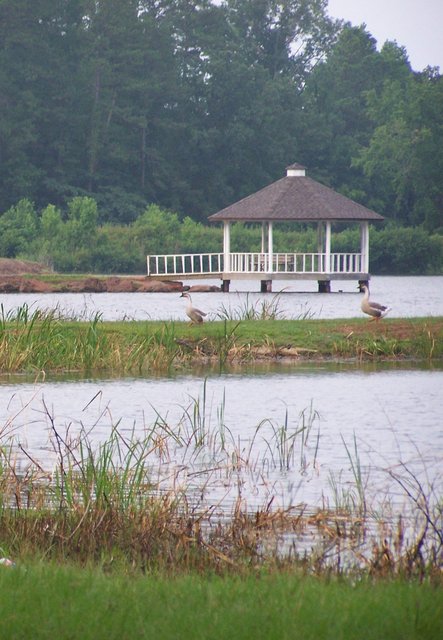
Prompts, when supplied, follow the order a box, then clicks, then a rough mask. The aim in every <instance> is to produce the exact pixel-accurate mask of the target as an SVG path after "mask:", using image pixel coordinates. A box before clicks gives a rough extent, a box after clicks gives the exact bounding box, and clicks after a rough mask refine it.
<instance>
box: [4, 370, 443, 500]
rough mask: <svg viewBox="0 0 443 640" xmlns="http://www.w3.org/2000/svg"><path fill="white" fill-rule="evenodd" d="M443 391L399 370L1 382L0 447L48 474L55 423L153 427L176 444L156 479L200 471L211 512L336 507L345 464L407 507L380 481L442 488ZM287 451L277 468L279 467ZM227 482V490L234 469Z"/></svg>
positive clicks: (441, 378) (346, 477)
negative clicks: (213, 504)
mask: <svg viewBox="0 0 443 640" xmlns="http://www.w3.org/2000/svg"><path fill="white" fill-rule="evenodd" d="M442 388H443V369H442V368H437V369H434V370H431V369H429V368H428V367H426V366H425V365H424V364H422V365H421V367H414V368H411V365H410V364H406V363H395V364H386V363H385V364H383V365H375V364H369V365H365V366H358V365H356V364H353V365H349V364H341V365H337V364H334V363H323V364H321V365H307V364H303V365H296V366H279V367H274V368H273V369H270V368H264V369H262V370H260V368H255V370H254V371H252V370H251V369H248V370H244V369H243V370H235V371H230V372H227V373H224V374H222V375H209V376H203V375H202V376H199V375H177V376H175V377H169V378H164V377H163V378H162V377H158V378H124V379H108V380H97V379H87V380H85V379H77V380H74V379H72V377H71V379H70V380H68V379H60V378H59V379H56V378H52V379H48V380H46V381H45V382H39V381H36V382H31V381H29V380H26V379H22V381H21V382H19V381H18V380H17V378H8V379H3V381H2V382H1V384H0V423H1V424H2V425H3V439H5V437H6V436H8V435H11V436H12V435H13V436H14V438H15V441H16V442H19V443H20V444H21V445H22V446H23V447H24V448H26V450H27V451H29V452H30V453H31V454H32V455H33V456H35V457H36V458H38V459H39V460H40V461H42V463H43V464H44V465H46V466H47V465H49V466H50V465H51V461H53V459H54V453H53V450H52V447H51V443H50V435H51V422H52V420H53V421H54V424H55V425H56V426H57V429H58V430H59V431H60V432H63V433H64V432H66V431H67V430H69V432H70V434H71V435H74V434H76V433H79V432H80V431H81V430H84V431H85V432H87V433H88V434H89V438H90V439H91V441H92V442H94V443H96V444H98V443H99V442H101V441H103V440H104V439H105V438H107V437H108V436H109V434H110V432H111V430H112V428H113V426H115V425H118V429H119V431H120V432H121V433H122V434H123V435H124V436H125V437H128V438H129V437H131V436H132V435H133V434H135V435H137V436H142V435H143V434H146V432H147V431H149V430H150V429H151V428H152V425H153V424H155V423H156V422H157V424H159V425H163V427H162V426H160V430H162V429H163V431H162V433H165V429H164V427H165V426H167V428H168V429H170V430H171V431H172V432H175V433H176V434H180V439H181V444H180V445H177V446H176V448H175V449H174V450H173V449H172V448H171V447H170V448H169V450H168V455H169V459H168V461H167V462H168V464H167V465H166V466H165V464H164V462H165V461H164V460H163V461H162V466H163V467H164V470H165V477H166V476H167V477H171V469H175V470H179V471H177V473H179V475H180V479H183V481H185V479H186V481H189V477H190V476H191V475H192V473H193V472H195V471H196V469H197V468H198V470H199V473H200V474H201V475H200V481H201V485H200V484H198V482H197V481H196V482H197V484H196V488H197V489H198V490H201V488H202V487H204V491H205V492H206V493H207V499H208V500H209V501H211V500H212V501H217V502H219V501H223V500H233V499H235V497H236V496H237V497H238V492H239V491H241V495H242V499H244V500H245V501H247V502H248V504H250V505H254V504H261V503H262V501H264V500H266V499H269V496H270V495H272V496H273V497H274V498H275V504H281V505H284V506H287V505H288V503H293V502H294V501H295V502H300V501H302V502H305V503H308V504H310V505H317V506H318V505H319V504H322V503H324V502H325V501H326V502H327V503H329V504H331V505H333V504H334V502H337V500H338V499H340V497H341V498H343V495H345V493H346V490H347V488H349V487H351V485H352V484H353V480H354V478H353V471H352V462H354V463H355V461H356V459H357V457H358V464H359V465H360V467H361V470H362V473H363V477H364V483H365V491H367V492H368V495H369V494H370V495H371V497H372V498H371V499H372V500H374V501H376V502H385V501H392V500H393V499H394V501H395V500H400V499H401V500H404V494H402V493H401V492H400V491H398V485H396V484H395V482H393V481H392V477H391V476H390V475H389V473H388V471H391V472H392V471H394V472H396V471H401V472H404V471H405V468H406V469H407V470H408V472H411V473H413V474H414V476H415V477H417V478H418V479H420V481H421V482H423V483H425V484H426V483H428V484H429V485H433V486H434V487H435V486H436V485H437V483H441V481H442V477H441V468H442V465H441V462H442V456H443V430H442V427H441V415H442V413H443V394H442V393H441V389H442ZM197 428H199V429H201V431H202V433H205V434H206V436H207V443H208V444H207V447H206V449H205V450H204V448H201V450H200V451H199V452H196V450H195V448H194V446H193V444H194V441H195V429H197ZM303 428H304V429H303ZM193 430H194V431H193ZM296 432H299V435H298V436H297V437H296V438H295V437H294V439H293V440H291V438H292V436H293V434H295V433H296ZM283 433H285V434H286V440H285V442H284V441H283V439H282V437H281V436H282V434H283ZM186 439H187V440H188V441H189V444H188V446H184V444H183V443H184V442H185V441H186ZM177 441H178V439H177ZM291 442H294V443H295V444H294V447H293V449H292V450H291V452H289V451H288V448H287V447H289V445H290V444H291ZM282 443H283V444H282ZM222 444H223V446H222ZM283 445H284V446H286V450H283V449H282V448H281V447H282V446H283ZM285 451H286V453H285ZM289 453H291V455H292V458H291V461H290V462H291V463H290V464H289V465H286V468H285V465H284V464H283V465H282V464H281V460H282V458H283V457H284V455H289ZM154 457H155V456H154ZM234 457H236V460H237V463H238V464H237V467H238V468H237V469H236V470H235V474H236V480H235V482H234V483H233V484H231V485H229V482H228V481H227V476H226V469H225V471H224V472H222V473H215V472H214V471H213V469H214V468H215V466H216V463H218V462H220V461H222V459H223V460H224V461H225V462H226V461H230V464H231V463H232V460H233V458H234ZM157 463H158V459H157ZM152 464H153V468H154V466H155V460H153V461H152ZM205 465H206V467H205ZM166 467H167V469H166ZM240 467H241V473H240V471H239V469H240ZM204 468H206V469H207V471H206V472H205V473H206V475H205V474H204V473H202V469H204ZM209 469H211V472H210V473H209V471H208V470H209ZM156 473H159V470H158V469H157V470H156ZM230 473H231V475H230V480H232V478H233V476H232V474H233V473H234V471H233V467H231V471H230ZM240 478H241V480H240ZM175 481H177V475H176V476H175ZM239 483H240V484H239ZM337 483H338V485H339V495H338V494H337Z"/></svg>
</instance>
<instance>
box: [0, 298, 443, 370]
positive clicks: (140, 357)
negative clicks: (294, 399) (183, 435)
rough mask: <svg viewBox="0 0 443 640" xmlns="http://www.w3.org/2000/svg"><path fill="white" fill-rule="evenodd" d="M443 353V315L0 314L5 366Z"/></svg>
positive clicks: (152, 365) (1, 366) (0, 360)
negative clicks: (192, 320)
mask: <svg viewBox="0 0 443 640" xmlns="http://www.w3.org/2000/svg"><path fill="white" fill-rule="evenodd" d="M284 358H290V359H292V360H300V359H305V358H310V359H322V358H336V359H340V358H341V359H345V358H353V359H358V360H376V359H402V358H416V359H427V360H433V361H438V360H441V359H443V319H442V318H414V319H407V320H404V319H403V320H395V319H384V320H383V321H382V322H380V323H371V322H368V321H367V320H366V319H362V320H360V319H357V320H312V319H307V318H304V319H301V320H280V319H274V320H270V319H267V320H260V319H255V320H250V319H247V320H229V319H226V318H224V319H222V320H219V321H214V322H206V323H204V324H203V325H201V326H189V324H188V323H185V322H154V321H147V322H145V321H144V322H134V321H132V322H103V321H102V320H101V318H100V315H95V316H94V317H93V318H91V319H89V320H87V321H77V320H72V319H69V318H68V319H66V318H64V317H62V316H61V315H60V314H59V313H58V311H57V309H55V310H51V311H46V312H44V311H34V312H33V313H31V312H30V311H29V309H27V307H26V306H24V307H22V308H20V309H18V310H17V312H16V313H15V314H14V315H12V314H5V313H4V312H3V313H0V370H1V371H2V372H4V373H13V372H41V371H44V372H51V371H54V372H60V371H79V372H88V373H89V372H92V371H96V372H103V371H106V372H108V373H115V374H125V373H131V374H134V373H146V372H148V371H149V372H151V373H152V372H159V373H160V372H162V373H163V372H167V371H171V370H177V369H184V368H189V367H191V366H195V365H208V364H210V365H213V366H218V367H219V368H223V367H226V366H229V365H230V364H232V363H246V362H254V361H256V360H258V359H276V360H277V359H280V360H281V359H284Z"/></svg>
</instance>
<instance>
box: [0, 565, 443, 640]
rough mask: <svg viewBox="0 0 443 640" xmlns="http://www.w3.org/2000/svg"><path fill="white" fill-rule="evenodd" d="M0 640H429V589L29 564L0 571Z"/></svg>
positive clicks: (437, 596)
mask: <svg viewBox="0 0 443 640" xmlns="http://www.w3.org/2000/svg"><path fill="white" fill-rule="evenodd" d="M0 590H1V593H2V598H1V600H0V635H1V637H2V638H11V639H14V638H33V639H35V640H40V639H49V638H50V639H52V638H58V639H60V640H63V639H65V638H66V639H68V638H81V639H82V640H88V639H89V638H91V639H94V640H95V639H97V638H106V639H108V640H112V639H113V638H115V639H118V640H125V639H128V640H129V639H132V638H158V639H159V640H161V639H165V640H166V639H172V638H180V639H182V640H186V639H187V638H189V639H192V640H198V639H200V638H201V639H205V640H211V639H212V638H213V639H214V640H215V639H222V638H236V639H239V640H240V639H242V638H244V639H248V640H249V639H250V638H257V639H260V638H263V639H266V640H272V639H274V638H275V639H276V640H277V639H278V640H285V639H288V640H289V639H291V640H292V639H293V638H303V640H310V639H312V640H321V639H327V638H334V640H340V639H346V640H353V639H355V640H360V639H361V638H365V640H380V639H381V638H383V640H397V639H398V640H400V639H404V638H407V639H408V640H434V639H435V640H437V639H438V638H441V637H442V634H443V594H442V591H441V590H439V589H438V588H435V587H433V586H432V585H431V584H429V583H428V584H419V583H416V582H412V583H408V584H406V583H404V582H401V581H382V582H378V583H377V584H374V583H373V582H372V581H367V580H364V581H361V582H358V583H351V582H347V581H342V580H335V579H332V580H328V579H316V578H313V577H306V576H305V577H302V576H301V575H300V574H297V573H293V572H288V573H286V572H281V573H278V574H276V573H266V572H261V573H256V574H253V575H251V574H250V575H248V576H245V577H226V576H225V577H217V576H215V575H212V576H210V575H209V576H204V577H202V576H197V575H187V576H179V577H176V578H174V579H170V578H168V577H166V576H153V575H145V576H142V575H135V576H134V575H125V574H119V575H111V576H108V575H105V573H104V572H103V571H100V570H97V569H96V568H86V569H83V570H80V569H79V568H77V567H73V566H69V565H67V566H56V565H53V564H51V563H47V562H43V561H42V562H35V563H32V564H30V565H28V566H27V567H26V570H24V569H22V568H20V567H17V568H15V569H12V570H11V569H5V568H3V569H1V568H0Z"/></svg>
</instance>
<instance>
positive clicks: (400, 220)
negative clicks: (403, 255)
mask: <svg viewBox="0 0 443 640" xmlns="http://www.w3.org/2000/svg"><path fill="white" fill-rule="evenodd" d="M0 96H1V97H0V232H1V237H0V255H3V256H9V257H14V256H17V255H25V256H28V257H29V256H30V255H32V256H33V257H39V258H43V259H46V260H47V261H48V262H51V263H53V264H54V265H55V266H57V268H59V269H69V270H72V269H74V268H75V269H76V270H84V269H85V268H90V269H96V270H100V269H106V270H107V271H110V270H115V271H122V270H139V269H140V268H141V267H140V265H141V264H143V265H144V255H145V253H146V252H153V253H161V252H163V251H165V252H168V251H171V250H178V249H180V250H182V251H185V250H190V251H191V250H203V251H211V250H219V247H220V245H219V241H218V238H219V237H220V235H219V232H218V230H214V229H208V228H205V227H203V226H202V225H201V224H200V223H201V222H204V221H206V216H207V215H209V214H211V213H214V212H215V211H217V210H219V209H220V208H222V207H223V206H226V205H227V204H230V203H231V202H233V201H235V200H237V199H239V198H241V197H243V196H245V195H248V194H249V193H251V192H254V191H256V190H257V189H259V188H261V187H262V186H264V185H266V184H269V183H270V182H272V181H274V180H276V179H278V178H280V177H282V176H283V175H284V170H285V167H286V166H287V165H288V164H291V163H292V162H294V161H298V162H301V163H303V164H305V165H306V166H307V167H308V174H309V175H310V176H312V177H314V178H316V179H318V180H321V181H322V182H324V183H326V184H328V185H330V186H332V187H333V188H334V189H337V190H338V191H341V192H342V193H344V194H345V195H347V196H349V197H351V198H353V199H355V200H357V201H359V202H361V203H362V204H364V205H366V206H369V207H370V208H372V209H374V210H375V211H377V212H379V213H381V214H382V215H384V216H386V218H387V219H388V220H391V221H393V222H394V223H396V224H398V225H402V226H409V227H411V228H412V227H413V228H415V229H417V228H418V227H420V228H423V229H424V230H425V231H426V232H428V233H432V232H436V233H441V232H442V230H443V183H442V180H441V176H442V175H443V151H442V149H443V127H442V124H441V122H442V114H443V79H442V76H441V75H440V74H439V72H438V69H433V68H427V69H425V70H424V71H422V72H414V71H413V70H412V69H411V67H410V64H409V62H408V58H407V53H406V51H405V50H404V49H403V48H401V47H399V46H398V45H397V44H395V43H393V42H387V43H385V44H384V46H383V47H382V48H381V50H380V51H377V48H376V43H375V40H374V39H373V38H372V36H371V34H370V33H368V32H367V30H366V29H365V28H364V27H352V26H351V25H349V24H341V23H338V22H334V21H332V20H331V19H330V18H329V17H328V14H327V0H310V1H308V2H306V1H305V0H280V1H279V2H277V1H276V0H253V1H252V0H221V1H220V2H217V3H215V2H211V1H210V0H106V1H105V0H60V1H59V2H52V0H1V2H0ZM48 203H49V204H48ZM151 203H154V205H153V206H154V207H157V209H156V211H157V213H158V212H159V211H163V212H164V211H166V210H168V211H174V212H176V216H175V218H174V215H172V217H171V216H167V217H166V218H165V219H164V220H161V219H160V218H161V217H162V216H161V215H160V216H158V215H157V217H156V220H155V226H154V227H150V224H151V223H152V222H153V221H152V220H151V218H150V214H149V215H148V214H146V211H147V210H150V211H151V213H152V208H150V207H149V206H148V205H151ZM151 217H152V216H151ZM178 229H179V231H180V233H177V230H178ZM241 233H242V232H240V234H241ZM386 233H387V234H388V235H389V232H388V231H387V232H386ZM412 233H413V234H415V233H416V231H414V232H412ZM395 235H396V237H400V236H399V235H398V234H395ZM216 238H217V241H216V240H215V239H216ZM385 240H386V239H385ZM426 241H427V242H431V240H430V239H429V237H427V238H426ZM215 244H217V246H216V247H215V248H214V245H215ZM418 244H420V245H421V241H420V243H418ZM248 248H249V247H248ZM291 249H293V247H291ZM376 255H377V254H375V260H377V257H376ZM425 255H426V250H425ZM432 255H434V253H433V251H431V252H430V256H432ZM142 256H143V258H142ZM429 260H431V262H432V260H433V258H430V257H429V258H428V260H427V262H429ZM141 261H142V262H141ZM380 268H382V269H385V268H388V267H387V266H386V263H384V264H383V266H382V267H380ZM389 268H390V267H389ZM392 268H397V267H395V265H393V267H392ZM426 268H427V267H426V266H425V267H423V269H422V270H426Z"/></svg>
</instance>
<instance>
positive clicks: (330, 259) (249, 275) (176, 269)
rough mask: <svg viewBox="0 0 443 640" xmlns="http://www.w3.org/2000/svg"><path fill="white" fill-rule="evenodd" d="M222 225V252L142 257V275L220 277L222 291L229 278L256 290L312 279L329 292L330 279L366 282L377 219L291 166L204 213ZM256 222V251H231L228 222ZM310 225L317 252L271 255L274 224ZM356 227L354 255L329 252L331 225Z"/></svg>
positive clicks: (225, 289)
mask: <svg viewBox="0 0 443 640" xmlns="http://www.w3.org/2000/svg"><path fill="white" fill-rule="evenodd" d="M208 219H209V221H210V222H212V223H217V222H221V223H222V224H223V252H221V253H199V254H178V255H177V254H174V255H154V256H147V272H148V276H152V277H157V278H158V277H159V276H161V278H162V279H168V278H176V277H177V276H183V277H187V278H214V277H220V278H221V280H222V289H223V291H229V285H230V282H231V280H239V279H248V280H257V281H259V282H260V290H261V291H262V292H270V291H272V282H273V281H274V280H317V281H318V290H319V291H320V292H329V291H330V290H331V281H333V280H350V279H356V280H358V281H359V283H360V284H363V283H368V281H369V278H370V275H369V224H370V223H371V222H379V221H381V220H383V217H382V216H381V215H379V214H378V213H375V212H374V211H371V210H370V209H367V208H366V207H364V206H363V205H361V204H358V203H357V202H354V201H353V200H351V199H350V198H347V197H345V196H343V195H341V194H340V193H337V192H336V191H334V190H333V189H330V188H329V187H326V186H325V185H323V184H321V183H320V182H317V181H315V180H313V179H312V178H309V177H307V176H306V169H305V167H303V166H302V165H300V164H292V165H290V166H289V167H287V169H286V176H284V177H283V178H281V179H280V180H277V181H276V182H273V183H272V184H270V185H268V186H267V187H264V188H263V189H260V191H257V192H256V193H253V194H252V195H250V196H247V197H246V198H243V199H242V200H239V201H238V202H235V203H234V204H231V205H230V206H228V207H226V208H225V209H222V210H221V211H218V212H217V213H214V214H212V215H211V216H209V218H208ZM235 222H243V223H252V224H254V223H256V224H259V225H261V250H260V251H259V252H233V251H231V224H232V223H235ZM288 222H300V223H311V224H312V223H314V224H315V225H316V226H317V237H318V242H317V251H315V252H310V253H302V252H298V251H297V250H296V248H294V251H291V252H289V253H275V252H274V246H273V229H274V225H275V224H277V223H288ZM338 222H340V223H343V222H345V223H354V222H355V223H357V224H359V225H360V248H359V250H357V251H356V252H354V253H333V252H332V251H331V235H332V225H333V223H338Z"/></svg>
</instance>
